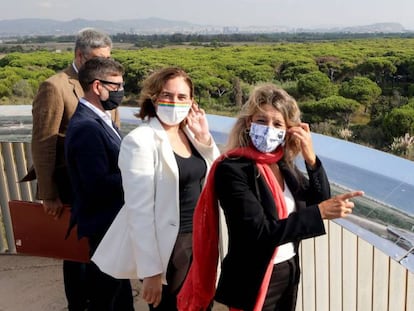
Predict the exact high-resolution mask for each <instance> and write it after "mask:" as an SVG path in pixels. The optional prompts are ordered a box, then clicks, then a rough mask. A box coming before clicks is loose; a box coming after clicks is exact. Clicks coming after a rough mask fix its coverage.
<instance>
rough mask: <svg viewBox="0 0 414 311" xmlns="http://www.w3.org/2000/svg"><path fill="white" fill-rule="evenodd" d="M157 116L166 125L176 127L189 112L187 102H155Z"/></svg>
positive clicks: (189, 104)
mask: <svg viewBox="0 0 414 311" xmlns="http://www.w3.org/2000/svg"><path fill="white" fill-rule="evenodd" d="M157 106H158V108H157V116H158V118H159V119H160V120H161V121H162V122H163V123H165V124H167V125H177V124H180V123H181V121H183V120H184V119H185V118H186V117H187V115H188V112H189V111H190V107H191V103H189V102H167V101H158V102H157Z"/></svg>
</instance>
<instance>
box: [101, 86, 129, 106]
mask: <svg viewBox="0 0 414 311" xmlns="http://www.w3.org/2000/svg"><path fill="white" fill-rule="evenodd" d="M108 92H109V97H108V99H105V100H102V99H101V104H102V107H103V109H105V110H113V109H115V108H117V107H118V106H119V105H120V104H121V102H122V99H123V98H124V90H119V91H108Z"/></svg>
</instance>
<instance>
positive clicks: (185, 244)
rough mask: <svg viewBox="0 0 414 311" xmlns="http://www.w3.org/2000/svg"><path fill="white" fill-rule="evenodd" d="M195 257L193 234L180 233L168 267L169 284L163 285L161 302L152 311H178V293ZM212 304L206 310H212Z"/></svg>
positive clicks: (151, 308) (151, 306)
mask: <svg viewBox="0 0 414 311" xmlns="http://www.w3.org/2000/svg"><path fill="white" fill-rule="evenodd" d="M192 258H193V234H192V232H188V233H179V234H178V237H177V241H176V242H175V245H174V249H173V252H172V254H171V258H170V262H169V263H168V267H167V275H166V277H167V282H168V285H163V287H162V296H161V302H160V304H159V305H158V307H156V308H154V307H153V305H149V309H150V311H177V295H178V293H179V292H180V289H181V287H182V285H183V283H184V280H185V277H186V276H187V273H188V270H189V269H190V265H191V260H192ZM211 307H212V305H211V306H210V307H209V308H208V309H207V310H206V311H209V310H211Z"/></svg>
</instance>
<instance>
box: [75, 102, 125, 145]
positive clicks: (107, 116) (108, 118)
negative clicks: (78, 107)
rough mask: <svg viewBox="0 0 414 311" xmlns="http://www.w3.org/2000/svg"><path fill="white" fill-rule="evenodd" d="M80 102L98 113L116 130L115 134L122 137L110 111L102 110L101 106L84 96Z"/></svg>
mask: <svg viewBox="0 0 414 311" xmlns="http://www.w3.org/2000/svg"><path fill="white" fill-rule="evenodd" d="M79 102H80V103H81V104H82V105H85V106H86V107H88V108H89V109H91V110H92V111H93V112H94V113H95V114H96V115H98V117H100V118H101V119H102V120H103V121H104V122H105V123H106V124H107V125H108V126H109V127H110V128H111V129H112V130H113V131H114V132H115V134H116V135H117V136H118V137H119V138H121V136H119V133H118V132H117V130H116V129H115V128H114V126H113V124H112V119H111V113H110V112H109V111H102V110H100V109H99V108H97V107H95V106H94V105H92V104H91V103H90V102H88V101H87V100H86V99H85V98H84V97H82V98H81V99H80V100H79Z"/></svg>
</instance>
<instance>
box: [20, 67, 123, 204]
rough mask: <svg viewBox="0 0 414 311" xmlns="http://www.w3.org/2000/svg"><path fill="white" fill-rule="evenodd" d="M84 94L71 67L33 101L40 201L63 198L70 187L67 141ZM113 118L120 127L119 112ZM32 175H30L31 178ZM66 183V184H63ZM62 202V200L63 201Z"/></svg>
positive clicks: (34, 153)
mask: <svg viewBox="0 0 414 311" xmlns="http://www.w3.org/2000/svg"><path fill="white" fill-rule="evenodd" d="M83 95H84V93H83V90H82V87H81V85H80V83H79V81H78V77H77V73H76V71H75V70H74V69H73V66H72V65H69V66H68V67H67V68H66V69H65V70H63V71H62V72H59V73H57V74H55V75H53V76H51V77H50V78H49V79H47V80H46V81H44V82H43V83H42V84H41V85H40V87H39V90H38V93H37V95H36V97H35V98H34V100H33V109H32V115H33V131H32V145H31V147H32V158H33V166H34V171H35V176H37V183H38V189H37V190H38V192H37V198H38V199H41V200H45V199H55V198H57V197H58V196H62V193H63V192H66V191H67V192H70V189H62V187H66V186H65V185H66V184H68V180H67V174H66V165H65V159H64V138H65V135H66V129H67V126H68V123H69V120H70V118H71V117H72V115H73V113H74V112H75V109H76V107H77V105H78V102H79V99H80V98H81V97H82V96H83ZM111 113H112V119H113V120H114V121H115V123H116V124H117V125H118V127H119V125H120V119H119V113H118V110H114V111H111ZM31 173H32V174H33V172H29V173H28V175H30V174H31ZM24 179H25V180H28V178H24ZM61 182H63V183H61ZM61 199H62V198H61Z"/></svg>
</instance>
